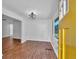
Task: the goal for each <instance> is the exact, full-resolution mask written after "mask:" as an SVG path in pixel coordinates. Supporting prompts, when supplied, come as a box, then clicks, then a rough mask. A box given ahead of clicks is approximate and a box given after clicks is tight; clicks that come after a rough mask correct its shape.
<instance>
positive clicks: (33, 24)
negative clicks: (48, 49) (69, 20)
mask: <svg viewBox="0 0 79 59" xmlns="http://www.w3.org/2000/svg"><path fill="white" fill-rule="evenodd" d="M26 40H34V41H47V42H49V41H50V20H49V19H47V20H38V19H37V20H30V19H29V20H24V21H23V22H22V42H24V41H26Z"/></svg>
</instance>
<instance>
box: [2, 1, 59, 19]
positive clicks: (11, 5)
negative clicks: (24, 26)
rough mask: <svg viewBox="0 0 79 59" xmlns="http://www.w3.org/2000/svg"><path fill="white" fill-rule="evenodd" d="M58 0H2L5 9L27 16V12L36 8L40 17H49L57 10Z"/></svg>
mask: <svg viewBox="0 0 79 59" xmlns="http://www.w3.org/2000/svg"><path fill="white" fill-rule="evenodd" d="M57 2H58V0H2V7H3V8H4V9H7V10H10V11H12V12H15V13H16V14H17V15H20V16H22V17H26V15H25V12H26V11H27V12H28V11H31V10H36V11H37V13H38V14H39V18H44V19H48V18H50V17H51V16H54V15H55V13H56V12H57V8H58V7H57V4H58V3H57Z"/></svg>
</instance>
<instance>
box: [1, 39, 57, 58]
mask: <svg viewBox="0 0 79 59" xmlns="http://www.w3.org/2000/svg"><path fill="white" fill-rule="evenodd" d="M10 40H11V41H10ZM2 41H3V46H2V47H3V59H57V58H56V55H55V53H54V51H53V49H52V46H51V44H50V42H42V41H41V42H39V41H26V42H25V43H23V44H20V42H18V40H14V39H9V38H6V39H3V40H2Z"/></svg>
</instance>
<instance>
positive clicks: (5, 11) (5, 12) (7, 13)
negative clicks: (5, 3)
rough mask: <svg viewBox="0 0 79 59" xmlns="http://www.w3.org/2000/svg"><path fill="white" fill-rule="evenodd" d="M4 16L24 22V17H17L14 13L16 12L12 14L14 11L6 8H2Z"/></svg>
mask: <svg viewBox="0 0 79 59" xmlns="http://www.w3.org/2000/svg"><path fill="white" fill-rule="evenodd" d="M2 14H4V15H7V16H9V17H12V18H15V19H17V20H20V21H22V20H23V18H22V17H20V16H19V15H17V14H16V13H14V12H12V11H10V10H7V9H5V8H2Z"/></svg>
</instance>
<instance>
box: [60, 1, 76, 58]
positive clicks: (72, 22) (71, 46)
mask: <svg viewBox="0 0 79 59" xmlns="http://www.w3.org/2000/svg"><path fill="white" fill-rule="evenodd" d="M59 28H60V29H62V28H69V29H68V30H67V31H66V32H67V34H66V37H67V39H66V49H65V50H66V53H65V55H66V56H65V59H76V0H69V12H68V14H67V15H65V17H64V18H63V20H61V21H60V24H59Z"/></svg>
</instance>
